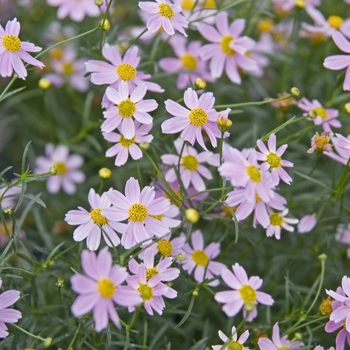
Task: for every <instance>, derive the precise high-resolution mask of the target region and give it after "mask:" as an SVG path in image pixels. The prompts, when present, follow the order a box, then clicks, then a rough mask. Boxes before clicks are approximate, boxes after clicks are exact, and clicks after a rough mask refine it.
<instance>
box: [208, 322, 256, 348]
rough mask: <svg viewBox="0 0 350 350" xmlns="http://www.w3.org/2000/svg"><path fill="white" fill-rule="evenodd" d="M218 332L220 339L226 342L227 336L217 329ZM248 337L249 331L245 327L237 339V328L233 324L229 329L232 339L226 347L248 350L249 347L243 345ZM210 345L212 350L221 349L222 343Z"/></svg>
mask: <svg viewBox="0 0 350 350" xmlns="http://www.w3.org/2000/svg"><path fill="white" fill-rule="evenodd" d="M218 333H219V337H220V339H221V340H222V341H223V342H224V343H226V342H227V341H228V337H227V336H226V335H225V334H224V333H223V332H222V331H219V332H218ZM248 337H249V331H248V329H247V330H246V331H245V332H243V333H242V334H241V335H240V337H239V338H238V340H237V329H236V327H235V326H233V327H232V329H231V338H232V340H231V341H230V342H229V343H228V345H227V348H226V349H240V350H249V348H247V347H246V346H243V344H244V343H245V341H246V340H247V339H248ZM211 347H212V349H213V350H220V349H222V345H212V346H211Z"/></svg>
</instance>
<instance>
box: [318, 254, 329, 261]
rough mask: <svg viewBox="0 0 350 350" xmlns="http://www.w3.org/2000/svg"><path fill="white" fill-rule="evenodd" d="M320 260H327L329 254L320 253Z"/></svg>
mask: <svg viewBox="0 0 350 350" xmlns="http://www.w3.org/2000/svg"><path fill="white" fill-rule="evenodd" d="M318 260H320V261H326V260H327V255H326V254H325V253H323V254H320V255H319V256H318Z"/></svg>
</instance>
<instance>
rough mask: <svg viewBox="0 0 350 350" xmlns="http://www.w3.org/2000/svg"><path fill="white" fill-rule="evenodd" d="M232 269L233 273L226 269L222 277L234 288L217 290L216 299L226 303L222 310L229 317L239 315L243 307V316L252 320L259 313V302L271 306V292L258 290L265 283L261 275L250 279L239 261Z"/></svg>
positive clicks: (247, 319) (272, 301)
mask: <svg viewBox="0 0 350 350" xmlns="http://www.w3.org/2000/svg"><path fill="white" fill-rule="evenodd" d="M232 270H233V273H232V272H231V271H230V270H229V269H225V270H224V271H223V272H222V274H221V277H222V279H223V280H224V282H225V283H226V284H227V285H228V286H229V287H230V288H232V289H233V290H226V291H223V292H217V293H216V294H215V300H216V301H218V302H219V303H224V304H225V305H224V306H223V307H222V310H223V311H224V312H225V314H226V315H227V316H228V317H232V316H235V315H237V313H238V312H239V310H241V309H242V308H243V317H244V318H245V319H246V321H248V322H250V321H252V320H253V319H254V318H255V317H256V316H257V314H258V311H257V309H256V306H257V305H258V304H259V303H260V304H263V305H268V306H270V305H273V303H274V300H273V299H272V297H271V296H270V295H269V294H266V293H264V292H260V291H258V289H259V288H260V287H261V286H262V283H263V280H262V279H261V278H260V277H258V276H252V277H250V278H249V279H248V275H247V273H246V271H245V270H244V268H243V267H242V266H240V265H239V264H238V263H236V264H235V265H232Z"/></svg>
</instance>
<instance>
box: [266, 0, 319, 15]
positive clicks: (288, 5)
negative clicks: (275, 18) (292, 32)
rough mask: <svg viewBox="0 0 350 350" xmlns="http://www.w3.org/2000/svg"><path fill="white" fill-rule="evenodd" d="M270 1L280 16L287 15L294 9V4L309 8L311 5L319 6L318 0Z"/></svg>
mask: <svg viewBox="0 0 350 350" xmlns="http://www.w3.org/2000/svg"><path fill="white" fill-rule="evenodd" d="M272 3H273V7H274V11H275V12H276V13H277V14H278V15H280V16H286V15H288V14H289V13H291V12H292V11H293V10H294V8H295V7H296V6H297V7H304V8H309V7H313V6H319V5H320V4H321V2H320V0H303V1H296V0H273V1H272Z"/></svg>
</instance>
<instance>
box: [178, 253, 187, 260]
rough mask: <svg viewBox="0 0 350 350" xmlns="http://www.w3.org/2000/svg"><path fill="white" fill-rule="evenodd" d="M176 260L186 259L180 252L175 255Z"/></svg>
mask: <svg viewBox="0 0 350 350" xmlns="http://www.w3.org/2000/svg"><path fill="white" fill-rule="evenodd" d="M176 260H179V261H184V260H186V257H185V256H184V255H183V254H182V253H179V254H177V255H176Z"/></svg>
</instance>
